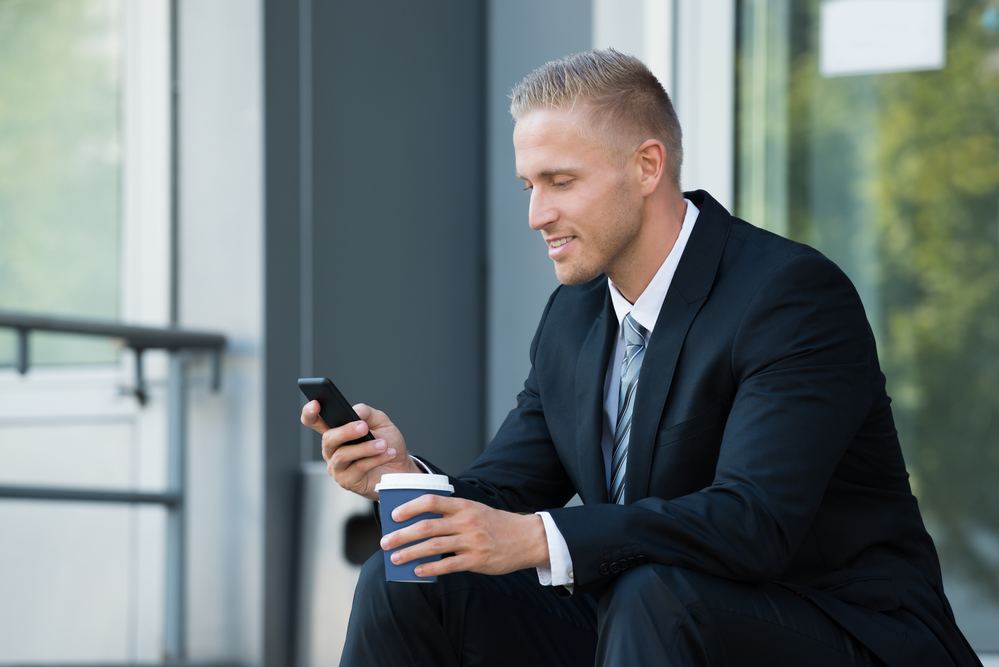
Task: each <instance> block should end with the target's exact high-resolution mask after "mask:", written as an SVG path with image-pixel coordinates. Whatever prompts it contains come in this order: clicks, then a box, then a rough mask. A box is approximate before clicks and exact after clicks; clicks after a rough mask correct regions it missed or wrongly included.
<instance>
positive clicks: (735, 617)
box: [340, 552, 883, 667]
mask: <svg viewBox="0 0 999 667" xmlns="http://www.w3.org/2000/svg"><path fill="white" fill-rule="evenodd" d="M340 664H341V666H351V667H376V666H378V667H382V666H384V665H392V666H393V667H396V666H403V665H405V666H416V665H420V666H430V665H434V666H440V667H458V666H459V665H462V666H503V667H509V666H511V665H514V666H516V667H531V666H534V665H537V666H538V667H542V666H543V667H553V666H556V665H565V666H567V667H568V666H572V667H579V666H580V665H591V664H595V665H605V666H612V665H613V666H627V667H635V666H641V665H655V666H657V667H658V666H663V667H666V666H673V667H680V666H683V667H688V666H689V667H708V666H710V667H756V666H759V667H764V666H765V667H781V666H784V665H787V666H794V667H798V666H800V665H809V667H827V666H828V667H845V666H876V665H882V664H883V663H881V662H880V661H879V660H878V659H877V658H875V657H874V656H873V655H871V653H870V652H869V651H868V650H867V649H866V648H865V647H864V646H862V645H861V644H859V643H858V642H857V641H856V640H855V639H854V638H853V637H852V636H851V635H849V634H848V633H847V632H846V631H845V630H843V629H842V628H840V627H839V626H838V625H837V624H836V623H835V622H834V621H832V620H831V619H830V618H829V617H828V616H826V615H825V613H824V612H822V611H821V610H820V609H819V608H818V607H816V606H815V605H814V604H812V603H811V602H810V601H809V600H807V599H805V598H803V597H800V596H799V595H797V594H796V593H794V592H792V591H790V590H787V589H785V588H783V587H781V586H778V585H776V584H762V585H754V584H744V583H738V582H733V581H728V580H725V579H720V578H717V577H713V576H710V575H707V574H703V573H699V572H694V571H691V570H685V569H683V568H679V567H671V566H665V565H656V564H645V565H640V566H638V567H635V568H632V569H631V570H628V571H626V572H623V573H621V574H620V575H618V576H617V578H616V579H615V581H614V582H613V583H612V584H610V585H609V586H608V587H607V588H605V589H604V590H603V591H602V592H601V593H600V594H599V597H598V596H593V595H581V596H575V597H572V598H559V597H558V596H556V595H554V594H553V592H552V591H550V590H547V587H544V586H541V585H539V584H538V580H537V574H536V573H535V571H534V570H521V571H520V572H514V573H511V574H508V575H504V576H488V575H481V574H474V573H454V574H449V575H445V576H442V577H440V580H439V582H438V583H433V584H412V583H398V582H386V581H385V570H384V564H383V556H382V553H381V552H378V553H376V554H375V555H374V556H373V557H372V558H371V559H370V560H369V561H368V562H367V563H366V564H365V566H364V568H363V569H362V572H361V577H360V580H359V581H358V585H357V588H356V589H355V593H354V602H353V608H352V610H351V616H350V625H349V628H348V631H347V641H346V644H345V646H344V651H343V656H342V658H341V662H340Z"/></svg>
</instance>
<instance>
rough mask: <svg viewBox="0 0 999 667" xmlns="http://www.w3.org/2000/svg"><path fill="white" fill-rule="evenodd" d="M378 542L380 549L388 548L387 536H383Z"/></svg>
mask: <svg viewBox="0 0 999 667" xmlns="http://www.w3.org/2000/svg"><path fill="white" fill-rule="evenodd" d="M378 544H379V546H381V548H382V549H387V548H388V538H387V537H383V538H382V539H381V541H380V542H379V543H378Z"/></svg>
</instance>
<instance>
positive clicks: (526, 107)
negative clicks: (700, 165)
mask: <svg viewBox="0 0 999 667" xmlns="http://www.w3.org/2000/svg"><path fill="white" fill-rule="evenodd" d="M510 99H511V103H510V114H511V115H512V116H513V118H514V120H519V119H520V118H521V117H522V116H523V115H524V114H526V113H528V112H529V111H533V110H535V109H539V108H547V109H572V108H574V107H575V105H576V104H580V105H582V106H583V107H584V109H586V110H587V112H588V115H589V120H590V121H591V122H590V124H589V125H590V128H584V132H585V131H586V130H587V129H590V130H596V131H598V132H600V133H601V135H610V137H609V138H610V142H609V144H610V148H611V149H612V150H613V151H615V152H616V153H617V155H619V156H620V157H622V158H625V157H627V156H630V155H631V152H632V151H634V150H635V149H636V148H638V147H639V146H640V145H642V143H643V142H645V141H646V140H648V139H657V140H658V141H661V142H662V143H663V145H664V146H665V147H666V173H667V174H668V175H669V177H670V180H672V182H673V184H674V185H676V186H677V187H678V188H679V186H680V167H681V165H682V164H683V133H682V132H681V130H680V121H679V120H678V119H677V117H676V111H674V109H673V103H672V102H670V99H669V95H667V94H666V91H665V90H664V89H663V87H662V84H661V83H659V80H658V79H657V78H656V77H655V75H654V74H652V72H650V71H649V68H648V67H646V66H645V64H644V63H643V62H642V61H641V60H639V59H638V58H635V57H634V56H629V55H626V54H624V53H620V52H618V51H615V50H614V49H606V50H594V51H587V52H585V53H576V54H573V55H571V56H566V57H565V58H562V59H561V60H553V61H552V62H549V63H546V64H544V65H542V66H541V67H539V68H538V69H536V70H534V71H533V72H531V73H530V74H528V75H527V77H525V78H524V80H523V81H521V82H520V83H518V84H517V85H516V86H514V88H513V90H512V91H511V93H510Z"/></svg>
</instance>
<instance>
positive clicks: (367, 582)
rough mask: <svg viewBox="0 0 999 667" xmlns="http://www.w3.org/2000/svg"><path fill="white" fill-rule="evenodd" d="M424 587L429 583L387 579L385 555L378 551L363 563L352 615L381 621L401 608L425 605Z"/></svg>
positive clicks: (411, 608)
mask: <svg viewBox="0 0 999 667" xmlns="http://www.w3.org/2000/svg"><path fill="white" fill-rule="evenodd" d="M425 588H427V585H426V584H400V583H398V582H388V581H385V555H384V553H383V552H382V551H376V552H375V554H374V555H373V556H371V558H369V559H368V560H367V561H366V562H365V563H364V566H363V567H361V573H360V576H359V577H358V578H357V585H356V586H355V587H354V602H353V606H352V608H351V615H352V616H356V617H358V618H359V619H364V620H366V621H370V622H374V623H379V622H382V621H385V620H388V618H389V617H393V616H395V615H397V614H399V613H400V612H407V613H408V612H410V610H413V609H419V608H420V607H423V608H424V609H425V608H426V604H427V601H426V598H425V597H424V595H423V592H422V591H423V589H425Z"/></svg>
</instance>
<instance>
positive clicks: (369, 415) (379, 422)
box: [354, 403, 392, 430]
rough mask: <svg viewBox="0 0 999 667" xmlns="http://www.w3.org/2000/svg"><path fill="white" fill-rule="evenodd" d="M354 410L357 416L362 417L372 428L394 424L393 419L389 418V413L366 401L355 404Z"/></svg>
mask: <svg viewBox="0 0 999 667" xmlns="http://www.w3.org/2000/svg"><path fill="white" fill-rule="evenodd" d="M354 412H356V413H357V416H358V417H360V418H361V420H362V421H365V422H367V423H368V426H370V427H371V429H372V430H374V429H377V428H382V427H383V426H390V425H391V424H392V420H391V419H389V418H388V415H387V414H385V413H384V412H382V411H381V410H376V409H375V408H373V407H371V406H370V405H366V404H364V403H358V404H357V405H355V406H354Z"/></svg>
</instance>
